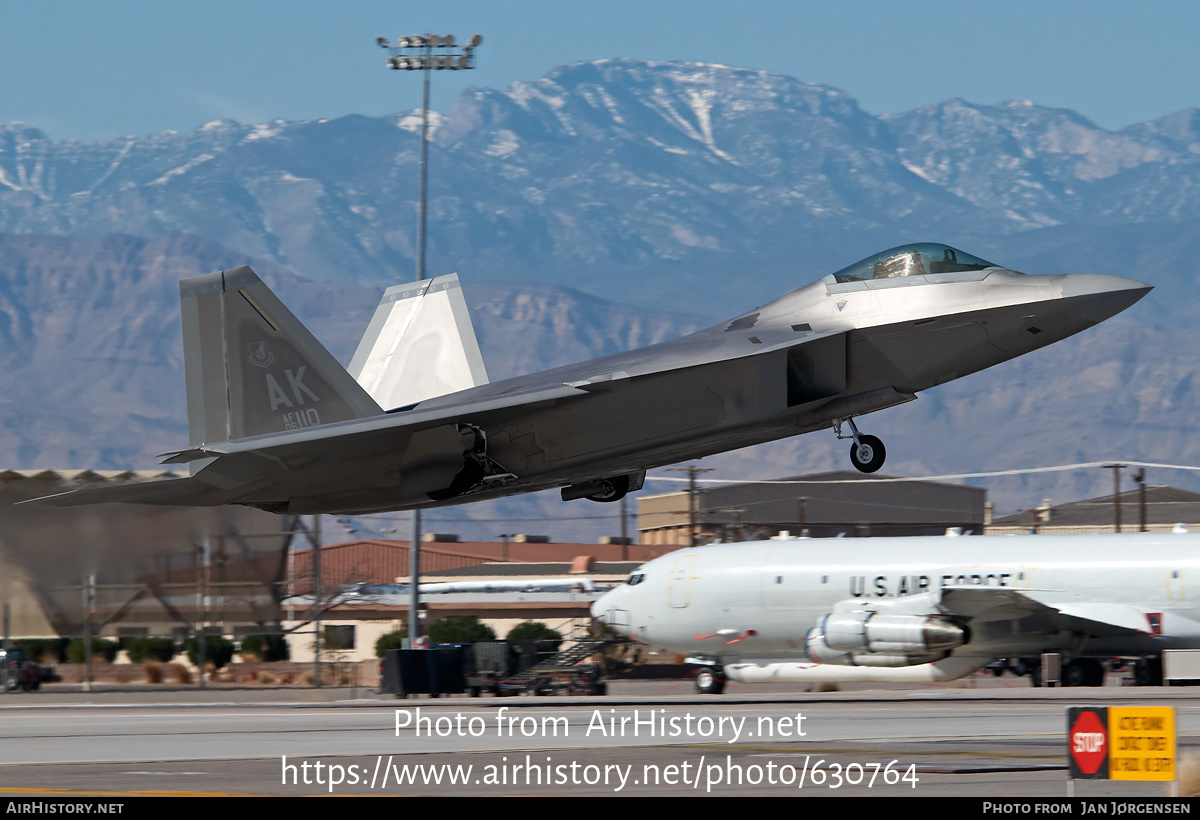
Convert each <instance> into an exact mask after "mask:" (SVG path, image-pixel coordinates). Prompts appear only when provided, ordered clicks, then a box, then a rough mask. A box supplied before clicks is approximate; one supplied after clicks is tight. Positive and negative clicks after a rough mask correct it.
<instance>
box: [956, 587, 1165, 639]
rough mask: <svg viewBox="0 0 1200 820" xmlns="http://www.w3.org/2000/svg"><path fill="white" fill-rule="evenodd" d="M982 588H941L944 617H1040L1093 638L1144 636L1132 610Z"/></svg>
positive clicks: (1139, 616)
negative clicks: (1051, 600)
mask: <svg viewBox="0 0 1200 820" xmlns="http://www.w3.org/2000/svg"><path fill="white" fill-rule="evenodd" d="M1039 591H1046V590H1021V591H1018V590H1015V589H1003V588H1000V587H984V586H951V587H945V588H943V589H942V594H941V605H942V608H943V609H944V610H945V612H946V613H947V614H951V615H961V616H963V617H965V618H970V619H972V620H983V621H998V620H1009V619H1013V618H1023V617H1026V616H1028V615H1035V614H1041V615H1044V616H1047V617H1049V618H1050V619H1051V620H1052V621H1053V622H1054V623H1055V624H1056V625H1057V626H1058V627H1059V628H1061V629H1065V630H1069V631H1073V632H1083V633H1086V634H1088V635H1090V636H1092V637H1096V638H1109V637H1118V636H1124V635H1137V634H1143V635H1144V634H1146V633H1148V632H1149V631H1150V629H1149V626H1150V625H1149V623H1148V622H1147V620H1146V614H1145V613H1144V612H1142V611H1140V610H1138V609H1135V608H1134V607H1131V606H1127V605H1123V604H1108V603H1087V602H1083V603H1070V604H1059V605H1055V604H1044V603H1041V602H1040V601H1036V600H1034V599H1033V598H1031V597H1029V596H1028V595H1027V594H1025V593H1026V592H1039Z"/></svg>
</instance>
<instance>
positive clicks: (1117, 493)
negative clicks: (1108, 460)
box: [1104, 464, 1125, 532]
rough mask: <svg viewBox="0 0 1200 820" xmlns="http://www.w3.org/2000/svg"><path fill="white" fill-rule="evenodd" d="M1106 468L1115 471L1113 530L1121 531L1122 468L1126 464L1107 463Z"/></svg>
mask: <svg viewBox="0 0 1200 820" xmlns="http://www.w3.org/2000/svg"><path fill="white" fill-rule="evenodd" d="M1104 469H1106V470H1112V471H1113V532H1120V531H1121V470H1123V469H1125V465H1124V464H1105V465H1104Z"/></svg>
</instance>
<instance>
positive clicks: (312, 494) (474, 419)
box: [47, 244, 1150, 513]
mask: <svg viewBox="0 0 1200 820" xmlns="http://www.w3.org/2000/svg"><path fill="white" fill-rule="evenodd" d="M1149 289H1150V287H1149V286H1148V285H1145V284H1143V283H1141V282H1135V281H1133V280H1131V279H1122V278H1119V277H1114V276H1100V275H1092V274H1074V275H1056V276H1027V275H1025V274H1021V273H1018V272H1016V271H1011V270H1007V269H1005V268H1003V267H1000V266H998V265H994V264H992V263H991V262H986V261H984V260H982V259H979V258H977V257H975V256H971V255H970V254H967V253H964V252H962V251H959V250H956V249H954V248H951V247H948V246H946V245H935V244H916V245H906V246H903V247H899V248H893V249H892V250H889V251H885V252H883V253H880V254H878V255H876V256H873V257H870V258H868V259H864V260H862V261H861V262H859V263H857V264H855V265H851V266H850V267H848V268H844V269H842V270H840V271H838V272H837V273H834V274H832V275H830V276H826V277H825V278H824V279H822V280H820V281H819V282H815V283H813V284H811V285H809V286H807V287H803V288H800V289H798V290H794V291H792V292H790V293H788V294H786V295H784V296H783V297H781V298H780V299H777V300H776V301H774V302H771V303H770V304H768V305H765V306H763V307H760V308H757V309H755V310H753V311H751V312H749V313H744V314H742V315H741V316H738V317H737V318H735V319H733V320H731V321H727V322H722V323H721V324H719V325H716V326H714V327H711V328H708V329H707V330H702V331H700V332H698V333H693V334H691V335H690V336H685V337H683V338H681V339H676V340H674V341H669V342H664V343H662V344H657V345H653V346H651V347H646V348H642V349H640V350H634V351H631V352H628V353H620V354H617V355H614V356H607V357H604V358H601V359H595V360H593V361H589V362H584V363H582V364H576V365H570V366H567V367H559V368H556V369H554V370H548V371H546V372H544V373H538V374H535V375H530V376H522V377H519V378H515V379H509V380H507V381H502V382H497V383H495V384H489V383H488V381H487V376H486V373H485V370H484V367H483V362H482V359H481V357H480V354H479V347H478V344H477V343H476V339H475V333H474V330H473V329H472V327H471V324H470V319H469V317H468V316H467V311H466V308H465V304H464V301H463V299H462V292H461V290H460V289H459V284H458V278H457V276H455V275H450V276H443V277H439V278H437V279H432V280H428V281H426V282H418V283H415V284H413V285H402V286H397V287H394V288H391V289H389V290H388V291H387V293H386V294H385V295H384V299H383V301H382V302H381V303H380V305H379V308H378V309H377V310H376V313H375V316H374V318H373V319H372V320H371V323H370V326H369V328H368V331H367V334H366V336H365V337H364V339H363V342H362V344H361V345H360V347H359V349H358V352H357V353H356V354H355V356H354V359H353V360H352V362H351V365H350V372H347V371H346V370H345V369H343V368H342V367H341V366H340V365H339V364H338V363H337V361H336V360H335V359H334V358H333V356H331V355H330V354H329V353H328V352H327V351H326V350H325V348H323V347H322V346H321V344H320V343H319V342H318V341H317V340H316V339H315V338H313V337H312V335H311V334H310V333H309V332H308V331H307V330H306V329H305V328H304V326H303V325H301V324H300V322H299V321H297V320H296V318H295V317H294V316H292V314H291V313H290V312H288V310H287V308H285V307H284V306H283V304H282V303H281V302H280V301H279V300H278V299H277V298H276V297H275V295H274V294H273V293H271V291H270V290H269V289H268V288H267V287H266V285H264V284H263V283H262V282H261V281H260V280H259V279H258V277H257V276H255V275H254V273H253V271H251V270H250V269H249V268H246V267H242V268H237V269H235V270H229V271H221V272H219V273H213V274H209V275H206V276H200V277H196V278H193V279H187V280H184V281H183V282H180V298H181V302H182V309H183V334H184V354H185V359H186V363H185V370H186V378H187V397H188V429H189V436H190V439H191V441H190V445H191V446H190V447H189V448H188V449H186V450H183V451H180V452H178V453H174V454H171V455H170V457H169V458H168V459H167V460H166V463H170V464H175V463H189V464H190V465H191V473H192V474H191V476H190V477H188V478H184V479H174V480H167V481H160V482H154V483H148V484H140V485H134V486H124V487H113V488H106V489H100V488H97V489H95V490H80V491H77V492H74V493H68V494H64V495H60V496H55V497H53V498H51V499H48V500H47V501H48V502H49V503H53V504H58V505H63V506H73V505H76V504H89V503H100V502H105V501H128V502H141V503H150V504H184V505H215V504H247V505H250V506H253V507H258V508H260V509H264V510H270V511H274V512H288V513H334V512H336V513H366V512H376V511H384V510H398V509H414V508H420V507H430V506H436V505H443V504H457V503H463V502H467V501H473V500H478V499H485V498H495V497H498V496H504V495H512V494H514V493H522V492H529V491H532V490H544V489H548V488H552V487H562V488H563V490H562V495H563V498H564V499H566V500H570V499H574V498H590V499H592V500H595V501H612V500H616V499H618V498H621V497H622V496H623V495H625V493H627V492H628V491H630V490H635V489H638V488H640V487H641V485H642V481H643V479H644V477H645V470H646V469H647V468H650V467H657V466H660V465H664V464H670V463H674V462H678V461H683V460H686V459H693V458H699V457H702V456H706V455H711V454H713V453H718V452H722V451H725V450H732V449H735V448H738V447H745V446H747V445H750V444H758V443H761V442H765V441H772V440H775V439H780V438H785V437H787V436H794V435H797V434H799V433H807V432H810V431H813V430H819V429H822V428H828V427H833V428H834V429H835V430H836V431H837V434H838V436H839V438H850V439H853V445H852V447H851V460H852V461H853V463H854V465H855V466H856V467H858V468H859V469H860V470H863V471H866V472H871V471H874V470H877V469H879V467H880V466H881V465H882V464H883V460H884V447H883V444H882V443H881V442H880V441H879V439H878V438H875V437H874V436H869V435H863V434H861V433H859V431H858V428H857V427H856V426H855V424H854V421H853V419H854V418H855V417H856V416H860V415H863V414H864V413H870V412H873V411H875V410H881V409H883V408H885V407H891V406H893V405H897V404H901V403H903V402H907V401H912V400H913V399H914V398H915V394H916V392H917V391H919V390H924V389H926V388H929V387H933V386H934V385H938V384H942V383H943V382H947V381H950V380H951V379H956V378H958V377H959V376H965V375H967V374H968V373H973V372H975V371H977V370H981V369H983V368H985V367H989V366H991V365H994V364H997V363H998V362H1002V361H1005V360H1007V359H1011V358H1013V357H1014V356H1020V355H1022V354H1024V353H1028V352H1029V351H1031V350H1034V349H1036V348H1039V347H1043V346H1045V345H1047V344H1050V343H1051V342H1055V341H1058V340H1059V339H1063V338H1065V337H1067V336H1070V335H1072V334H1074V333H1078V332H1079V331H1081V330H1084V329H1085V328H1088V327H1091V326H1092V325H1094V324H1097V323H1098V322H1102V321H1104V320H1105V319H1107V318H1108V317H1110V316H1112V315H1114V314H1116V313H1118V312H1120V311H1121V310H1124V309H1125V308H1127V307H1129V306H1130V305H1131V304H1133V303H1134V302H1136V301H1137V300H1138V299H1140V298H1141V297H1142V296H1143V295H1144V294H1145V293H1146V292H1147V291H1148V290H1149ZM845 428H848V431H849V432H848V433H847V434H846V435H843V432H842V431H843V429H845Z"/></svg>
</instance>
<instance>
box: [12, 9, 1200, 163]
mask: <svg viewBox="0 0 1200 820" xmlns="http://www.w3.org/2000/svg"><path fill="white" fill-rule="evenodd" d="M423 32H433V33H443V34H454V35H455V36H457V37H459V38H464V37H466V36H469V35H471V34H476V33H478V34H482V35H483V37H484V43H483V46H482V47H481V49H480V51H479V55H478V57H479V59H478V63H479V68H478V69H477V70H475V71H471V72H438V73H437V74H435V75H434V99H433V104H432V106H431V107H432V108H434V109H437V110H443V111H448V110H449V108H450V106H451V103H452V102H453V99H454V97H455V96H457V94H458V93H459V92H460V91H461V90H462V88H464V87H466V86H468V85H479V86H490V87H499V88H504V87H506V86H507V85H508V84H509V83H512V82H514V81H519V80H532V79H536V78H538V77H540V76H542V75H543V74H545V73H546V72H547V71H548V70H550V69H551V68H553V67H554V66H557V65H562V64H564V63H570V62H577V61H580V60H594V59H602V58H608V57H634V58H641V59H654V60H693V61H698V62H713V63H723V64H726V65H734V66H741V67H746V68H760V69H766V70H769V71H774V72H779V73H782V74H788V75H791V76H794V77H798V78H800V79H802V80H806V81H809V82H818V83H824V84H828V85H833V86H836V87H839V88H841V89H843V90H845V91H847V92H849V93H850V94H852V95H853V96H855V97H856V98H857V99H858V100H859V102H860V104H861V105H862V106H863V107H864V108H865V109H866V110H867V111H870V112H872V113H884V112H893V111H903V110H907V109H909V108H914V107H917V106H920V105H925V104H928V103H933V102H938V101H941V100H944V99H947V98H949V97H963V98H965V99H967V100H970V101H972V102H978V103H995V102H1000V101H1002V100H1008V99H1013V98H1017V97H1028V98H1030V99H1032V100H1033V101H1034V102H1036V103H1038V104H1041V105H1047V106H1060V107H1066V108H1072V109H1075V110H1077V111H1079V112H1080V113H1082V114H1084V115H1086V116H1088V117H1090V118H1091V119H1093V120H1094V121H1096V122H1097V123H1098V124H1100V125H1102V126H1104V127H1106V128H1121V127H1124V126H1127V125H1130V124H1133V123H1135V122H1141V121H1144V120H1148V119H1154V118H1156V117H1160V116H1162V115H1164V114H1168V113H1170V112H1172V111H1177V110H1180V109H1183V108H1190V107H1193V106H1197V105H1200V49H1198V48H1197V47H1196V44H1195V42H1196V39H1197V36H1198V35H1200V3H1196V2H1183V1H1177V0H1155V2H1153V3H1146V4H1138V5H1135V4H1133V3H1131V2H1111V1H1110V0H1051V2H1045V0H1040V1H1039V2H1028V1H1027V0H1008V2H1005V3H984V2H974V1H973V0H928V1H925V2H922V1H921V0H913V1H912V2H898V1H897V0H868V1H866V2H823V3H809V2H799V0H796V1H794V2H784V1H783V0H764V1H763V2H753V0H751V2H741V3H731V2H728V0H714V1H713V2H710V1H709V0H605V2H592V3H578V2H569V1H568V0H557V1H551V0H505V1H504V2H502V1H501V0H460V1H459V2H455V0H441V1H440V2H426V3H412V2H397V1H396V0H390V2H384V1H383V0H355V1H354V2H349V3H347V2H342V3H331V2H319V0H239V1H238V2H231V1H230V0H205V2H192V3H182V2H170V1H169V0H103V1H101V0H55V1H54V2H50V1H49V0H47V1H46V2H36V1H35V0H0V121H3V122H11V121H17V120H19V121H23V122H27V123H29V124H31V125H35V126H38V127H40V128H42V129H44V130H46V131H47V132H48V133H49V134H50V135H51V136H52V137H55V138H59V139H81V138H97V137H108V136H118V135H126V134H143V133H150V132H154V131H161V130H166V129H173V130H178V131H187V130H191V129H193V128H196V127H197V126H199V125H201V124H203V123H204V122H206V121H208V120H212V119H217V118H221V117H227V118H232V119H237V120H241V121H245V122H263V121H267V120H271V119H276V118H283V119H290V120H296V119H313V118H318V117H337V116H341V115H343V114H349V113H359V114H371V115H378V114H383V113H386V112H390V111H398V110H403V109H409V108H414V107H416V106H418V105H419V103H420V83H419V79H418V78H419V75H418V74H417V73H415V72H413V73H409V72H393V71H388V70H387V69H386V68H385V67H384V62H383V60H384V56H385V55H384V53H383V52H382V50H380V49H379V48H377V47H376V46H375V45H374V37H375V36H376V35H380V34H382V35H386V36H388V37H389V38H394V37H395V36H397V35H399V34H417V33H423Z"/></svg>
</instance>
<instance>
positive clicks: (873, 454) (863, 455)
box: [850, 436, 887, 473]
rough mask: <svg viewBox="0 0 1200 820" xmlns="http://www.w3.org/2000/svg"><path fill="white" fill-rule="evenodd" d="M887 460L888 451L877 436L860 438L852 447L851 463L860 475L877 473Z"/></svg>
mask: <svg viewBox="0 0 1200 820" xmlns="http://www.w3.org/2000/svg"><path fill="white" fill-rule="evenodd" d="M885 458H887V450H885V449H884V448H883V442H882V441H880V440H879V439H877V438H876V437H875V436H859V437H858V441H856V442H854V443H853V444H851V445H850V462H851V463H852V464H853V465H854V467H855V469H856V470H858V471H859V472H860V473H873V472H875V471H876V470H878V469H879V468H880V467H882V466H883V461H884V459H885Z"/></svg>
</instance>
